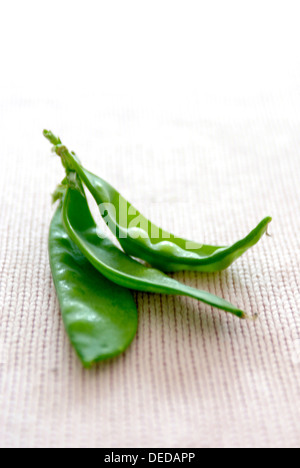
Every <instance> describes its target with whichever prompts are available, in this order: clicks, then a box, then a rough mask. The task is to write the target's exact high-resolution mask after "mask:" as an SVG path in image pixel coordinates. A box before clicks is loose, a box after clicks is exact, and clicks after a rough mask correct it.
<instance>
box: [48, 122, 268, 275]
mask: <svg viewBox="0 0 300 468" xmlns="http://www.w3.org/2000/svg"><path fill="white" fill-rule="evenodd" d="M44 135H45V136H46V137H47V138H48V139H49V140H50V141H51V143H53V144H54V151H56V153H57V154H58V155H59V156H60V157H61V159H62V162H63V165H64V166H65V168H66V169H67V171H68V170H69V171H70V170H74V171H76V172H77V174H78V175H79V177H80V178H81V180H82V182H83V183H84V184H85V185H86V186H87V188H88V190H89V191H90V192H91V194H92V196H93V197H94V199H95V201H96V203H97V204H98V205H99V207H100V213H101V215H102V216H103V218H104V219H105V222H106V224H107V225H108V227H109V228H110V229H111V231H112V232H113V234H114V235H115V236H116V237H117V239H118V241H119V242H120V244H121V246H122V248H123V249H124V251H125V252H126V253H127V254H128V255H131V256H133V257H136V258H140V259H142V260H145V261H146V262H148V263H149V264H150V265H152V266H154V267H156V268H158V269H160V270H162V271H165V272H171V271H180V270H195V271H200V272H216V271H221V270H224V269H226V268H228V267H229V266H230V265H231V264H232V263H233V262H234V261H235V260H237V259H238V258H239V257H240V256H241V255H243V254H244V253H245V252H246V251H247V250H249V249H250V248H251V247H253V246H254V245H255V244H256V243H257V242H258V241H259V240H260V239H261V238H262V236H263V235H264V234H265V233H266V232H267V229H268V225H269V223H270V222H271V221H272V218H271V217H266V218H264V219H263V220H262V221H261V222H260V223H259V224H258V225H257V226H256V227H255V228H254V229H253V230H252V231H251V232H250V233H249V234H248V235H247V236H246V237H244V238H243V239H241V240H239V241H238V242H235V243H234V244H232V245H231V246H214V245H209V244H199V243H196V242H193V241H189V240H188V239H184V238H179V237H176V236H175V235H173V234H171V233H169V232H167V231H165V230H163V229H162V228H160V227H158V226H156V225H155V224H153V223H152V222H151V221H149V220H148V219H147V218H145V217H144V216H143V215H142V214H141V213H140V212H139V211H138V210H136V209H135V208H134V207H133V206H132V205H131V203H129V202H128V201H127V200H126V199H125V198H124V197H123V196H122V195H121V194H120V193H119V192H118V191H117V190H116V189H115V188H114V187H112V186H111V185H110V184H109V183H108V182H106V181H105V180H103V179H102V178H101V177H98V176H96V175H95V174H92V173H91V172H89V171H88V170H86V169H85V168H84V167H83V166H82V165H81V163H80V161H79V159H78V157H77V156H76V155H75V153H73V152H69V151H68V149H67V148H66V147H65V146H63V145H62V144H61V141H60V140H59V139H58V138H56V137H55V136H54V135H53V134H52V133H51V132H48V131H45V132H44Z"/></svg>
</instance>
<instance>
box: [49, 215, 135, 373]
mask: <svg viewBox="0 0 300 468" xmlns="http://www.w3.org/2000/svg"><path fill="white" fill-rule="evenodd" d="M49 254H50V265H51V270H52V274H53V279H54V283H55V287H56V291H57V295H58V299H59V303H60V307H61V312H62V317H63V321H64V324H65V328H66V331H67V334H68V336H69V338H70V340H71V343H72V345H73V346H74V348H75V350H76V352H77V354H78V356H79V358H80V359H81V361H82V363H83V365H84V366H85V367H90V366H91V365H92V364H93V363H95V362H98V361H100V360H103V359H107V358H112V357H114V356H117V355H118V354H120V353H122V352H123V351H124V350H125V349H126V348H127V347H128V346H129V344H130V343H131V341H132V340H133V338H134V336H135V334H136V331H137V321H138V319H137V309H136V305H135V302H134V300H133V297H132V294H131V292H130V291H128V290H127V289H124V288H122V287H120V286H118V285H116V284H115V283H112V282H111V281H109V280H108V279H107V278H105V277H104V276H102V275H101V274H100V273H99V272H98V271H97V270H95V268H93V266H92V265H91V264H90V262H88V261H87V260H86V258H85V257H84V256H83V255H82V253H81V252H80V250H79V249H78V247H76V245H75V244H74V243H73V242H72V241H71V239H70V238H69V236H68V235H67V233H66V231H65V228H64V227H63V223H62V210H61V206H60V207H59V208H58V209H57V211H56V213H55V215H54V217H53V220H52V223H51V227H50V235H49Z"/></svg>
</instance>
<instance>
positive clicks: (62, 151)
mask: <svg viewBox="0 0 300 468" xmlns="http://www.w3.org/2000/svg"><path fill="white" fill-rule="evenodd" d="M43 135H44V137H45V138H47V140H49V141H50V143H52V145H53V148H52V151H53V152H54V153H56V154H57V156H59V157H60V159H61V162H62V165H63V166H64V168H65V170H66V173H67V174H69V173H70V172H72V171H75V170H76V167H75V165H74V161H75V162H76V163H77V164H80V160H79V158H78V157H77V156H76V154H75V153H74V152H73V151H72V152H70V151H69V150H68V148H67V147H66V146H65V145H63V144H62V142H61V139H60V138H59V137H57V136H55V135H54V134H53V133H52V132H51V131H50V130H44V131H43Z"/></svg>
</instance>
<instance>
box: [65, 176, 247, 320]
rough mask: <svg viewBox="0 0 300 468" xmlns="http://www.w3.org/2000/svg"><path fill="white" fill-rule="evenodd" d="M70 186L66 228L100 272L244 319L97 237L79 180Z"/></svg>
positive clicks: (237, 311) (218, 301)
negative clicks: (196, 300) (188, 299)
mask: <svg viewBox="0 0 300 468" xmlns="http://www.w3.org/2000/svg"><path fill="white" fill-rule="evenodd" d="M70 185H71V186H69V187H68V188H67V189H66V194H65V196H64V200H63V222H64V226H65V229H66V231H67V233H68V235H69V237H70V238H71V239H72V241H73V242H74V243H75V244H76V245H77V247H78V248H79V249H80V250H81V252H82V254H83V255H84V256H85V257H86V258H87V259H88V260H89V261H90V263H91V264H92V265H93V266H94V267H95V268H96V269H97V270H98V271H99V272H100V273H101V274H102V275H104V276H106V277H107V278H108V279H109V280H110V281H113V282H115V283H117V284H118V285H120V286H123V287H125V288H129V289H136V290H139V291H146V292H152V293H161V294H175V295H176V294H178V295H183V296H189V297H192V298H195V299H198V300H199V301H202V302H204V303H206V304H209V305H211V306H213V307H217V308H219V309H223V310H225V311H227V312H230V313H232V314H234V315H236V316H238V317H240V318H246V315H245V313H244V312H243V311H242V310H240V309H238V308H237V307H235V306H234V305H232V304H230V303H229V302H227V301H225V300H224V299H221V298H219V297H217V296H214V295H213V294H210V293H208V292H206V291H200V290H197V289H194V288H192V287H189V286H186V285H184V284H181V283H179V282H178V281H176V280H174V279H172V278H170V277H168V276H167V275H165V274H164V273H162V272H161V271H159V270H156V269H153V268H148V267H146V266H145V265H143V264H141V263H139V262H138V261H136V260H134V259H133V258H131V257H129V256H128V255H126V254H125V253H124V252H122V251H121V250H120V249H119V248H118V247H116V246H115V245H114V244H113V243H112V242H111V241H110V240H109V239H108V238H104V239H103V238H101V237H99V235H98V229H97V225H96V224H95V221H94V219H93V217H92V215H91V212H90V209H89V206H88V202H87V199H86V196H85V194H84V192H83V190H81V187H80V181H79V182H78V184H77V187H75V186H74V184H73V183H72V182H71V181H70Z"/></svg>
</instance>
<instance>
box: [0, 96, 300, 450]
mask: <svg viewBox="0 0 300 468" xmlns="http://www.w3.org/2000/svg"><path fill="white" fill-rule="evenodd" d="M78 109H80V116H79V114H78ZM299 109H300V93H299V89H293V90H287V91H286V92H285V93H283V94H280V93H277V94H276V93H273V94H272V93H271V94H270V95H268V96H266V95H264V96H256V97H247V98H243V99H242V98H238V97H235V98H234V97H232V98H226V97H223V98H222V97H220V98H217V97H215V98H212V97H208V96H207V97H205V98H204V97H202V98H199V99H198V100H197V99H196V100H190V101H186V102H183V101H182V102H181V103H174V102H169V103H160V106H158V105H157V102H150V101H149V102H148V104H145V103H144V104H140V103H139V102H136V101H133V100H131V99H130V98H125V97H124V98H120V97H118V96H102V97H101V99H100V98H99V99H98V101H97V103H95V102H93V101H92V99H91V96H89V97H85V96H84V95H83V96H81V97H80V98H76V100H74V99H73V98H72V97H71V96H69V97H66V98H64V99H63V100H60V99H59V98H56V97H55V96H53V97H52V98H50V97H49V98H43V97H38V96H36V95H35V94H34V93H33V94H30V93H29V94H28V95H26V94H25V95H21V94H19V95H18V94H16V95H9V94H5V93H3V94H2V96H1V101H0V113H1V134H2V135H3V136H2V137H1V143H0V145H1V159H0V160H1V163H0V165H1V171H0V239H1V247H0V446H1V447H111V448H114V447H128V448H129V447H183V448H191V447H298V448H299V447H300V422H299V421H300V401H299V396H300V315H299V311H300V290H299V287H300V274H299V265H300V255H299V250H300V249H299V248H300V236H299V232H300V217H299V204H300V184H299V174H300V157H299V154H300V110H299ZM43 126H45V127H46V128H47V127H49V128H50V129H51V130H52V131H53V132H54V133H56V132H57V133H58V134H59V136H60V137H61V138H62V139H63V141H64V142H65V144H67V145H68V146H70V149H72V150H75V151H76V152H77V153H78V155H79V156H80V158H81V159H82V161H83V162H84V164H85V166H86V167H87V168H89V169H90V170H92V171H94V172H96V173H98V174H99V175H101V176H102V177H103V178H105V179H107V180H108V181H109V182H110V183H111V184H113V185H114V186H115V187H117V188H118V190H119V191H120V192H121V193H122V194H123V195H124V196H125V197H126V198H128V199H129V200H130V201H131V202H132V203H133V204H134V205H135V206H136V207H138V208H139V209H140V210H141V211H142V212H143V213H144V214H145V215H147V216H148V217H149V218H150V219H152V220H153V221H154V222H156V223H157V224H159V225H161V226H162V227H164V228H166V229H167V230H169V231H172V232H175V233H176V234H178V235H182V236H185V237H188V238H191V239H194V240H195V241H199V242H205V243H215V244H221V245H222V244H229V243H232V242H234V241H235V240H238V239H239V238H241V237H243V236H244V235H246V234H247V233H248V232H249V231H250V230H251V229H252V228H254V227H255V226H256V224H257V223H258V222H259V221H260V220H261V219H262V218H263V217H265V216H268V215H270V216H272V217H273V222H272V223H271V225H270V229H269V233H270V235H271V237H266V236H265V237H264V238H263V239H262V240H261V241H260V243H259V244H258V245H257V246H255V247H254V248H253V249H251V251H249V252H248V253H247V254H245V255H244V256H243V257H242V258H240V259H239V260H238V261H237V262H236V263H235V264H234V265H233V266H232V267H231V268H229V269H228V270H227V271H225V272H222V273H217V274H200V273H199V274H198V273H194V272H192V273H190V272H184V273H177V274H175V275H174V277H175V278H177V279H178V280H180V281H182V282H184V283H185V284H188V285H191V286H194V287H197V288H202V289H206V290H208V291H210V292H212V293H215V294H217V295H220V296H222V297H224V298H225V299H227V300H230V301H231V302H232V303H234V304H236V305H238V306H239V307H241V308H243V309H244V310H245V311H247V312H248V313H249V314H252V315H254V314H259V319H258V320H256V321H240V320H238V319H237V318H235V317H233V316H230V315H227V314H226V313H225V312H222V311H217V310H215V309H212V308H211V307H208V306H205V305H204V304H202V303H200V302H197V301H195V300H192V299H188V298H182V297H172V296H160V295H154V294H146V293H136V294H135V297H136V302H137V306H138V311H139V329H138V335H137V337H136V339H135V341H134V342H133V344H132V345H131V347H130V348H129V349H128V351H127V352H126V353H125V354H124V355H123V356H121V357H119V358H117V359H115V360H112V361H110V362H104V363H101V364H100V365H98V366H96V367H95V368H94V369H92V370H84V369H83V368H82V366H81V364H80V362H79V360H78V359H77V357H76V355H75V353H74V351H73V349H72V348H71V346H70V343H69V340H68V338H67V337H66V335H65V332H64V327H63V323H62V319H61V316H60V310H59V305H58V302H57V299H56V294H55V289H54V286H53V282H52V278H51V272H50V267H49V260H48V249H47V242H48V229H49V223H50V220H51V216H52V214H53V212H54V209H53V208H52V207H51V198H50V194H51V192H52V191H53V190H54V189H55V186H56V184H58V183H59V182H60V180H61V179H62V177H63V170H62V168H61V165H60V161H59V159H58V158H57V157H56V156H52V157H50V146H49V143H48V142H47V141H46V140H44V139H43V136H42V130H43Z"/></svg>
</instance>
